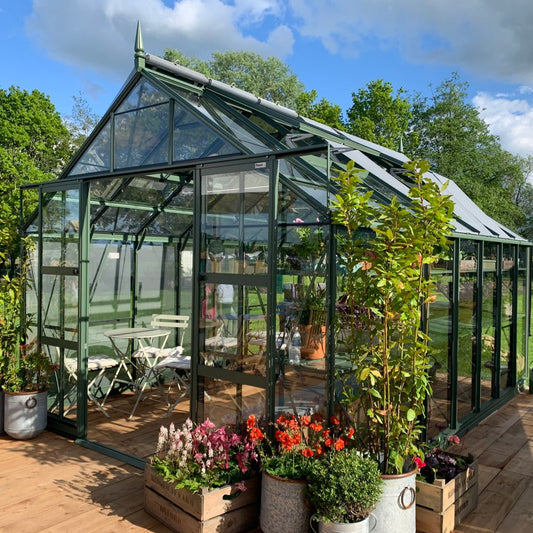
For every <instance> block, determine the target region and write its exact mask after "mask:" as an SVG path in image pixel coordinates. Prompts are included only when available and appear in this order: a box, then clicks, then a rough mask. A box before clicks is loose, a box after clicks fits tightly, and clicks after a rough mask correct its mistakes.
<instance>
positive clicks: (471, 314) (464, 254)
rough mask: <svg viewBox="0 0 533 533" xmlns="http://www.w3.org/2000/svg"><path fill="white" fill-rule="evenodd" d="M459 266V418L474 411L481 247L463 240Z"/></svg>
mask: <svg viewBox="0 0 533 533" xmlns="http://www.w3.org/2000/svg"><path fill="white" fill-rule="evenodd" d="M460 246H461V248H460V256H461V260H460V265H459V302H458V303H459V324H458V331H457V334H458V342H459V348H458V353H457V417H458V419H459V420H461V419H463V418H464V417H466V416H467V415H468V414H469V413H471V412H472V410H473V409H474V382H473V376H474V375H475V363H476V342H475V339H476V295H477V270H476V269H477V259H478V257H477V249H478V246H477V243H475V242H474V241H468V240H461V245H460Z"/></svg>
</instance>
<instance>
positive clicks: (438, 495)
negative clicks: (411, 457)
mask: <svg viewBox="0 0 533 533" xmlns="http://www.w3.org/2000/svg"><path fill="white" fill-rule="evenodd" d="M468 460H469V462H470V464H469V467H468V468H467V469H466V470H465V471H464V472H461V473H460V474H459V475H458V476H456V477H455V478H454V479H452V480H451V481H449V482H448V483H445V481H444V480H443V479H436V480H435V482H434V483H433V484H430V483H426V482H424V481H419V480H417V482H416V488H417V494H416V506H417V508H416V529H417V531H419V532H421V533H422V532H423V533H451V532H452V531H453V530H454V528H455V527H456V526H458V525H459V524H460V523H461V520H463V519H464V518H465V517H466V516H467V515H468V514H469V513H470V512H471V511H472V510H473V509H475V507H476V506H477V499H478V477H479V465H478V461H477V459H474V458H473V457H472V456H471V455H469V456H468Z"/></svg>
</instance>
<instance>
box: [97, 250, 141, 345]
mask: <svg viewBox="0 0 533 533" xmlns="http://www.w3.org/2000/svg"><path fill="white" fill-rule="evenodd" d="M90 254H91V255H90V257H91V263H90V271H89V303H90V316H91V317H94V318H97V319H98V321H99V322H100V321H101V322H105V324H103V325H102V326H101V333H102V335H101V336H100V338H99V341H101V343H103V344H109V339H107V338H106V337H104V336H103V331H105V330H107V329H110V327H109V324H112V323H114V322H115V321H117V320H119V319H125V320H129V318H130V314H131V301H130V298H131V295H130V291H131V287H130V276H131V262H132V247H131V246H130V245H129V244H122V243H121V242H115V241H108V242H105V241H93V242H91V247H90ZM95 335H100V334H99V333H97V330H96V329H93V326H91V339H92V338H94V336H95ZM97 344H100V342H98V343H97Z"/></svg>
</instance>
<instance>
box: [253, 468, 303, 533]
mask: <svg viewBox="0 0 533 533" xmlns="http://www.w3.org/2000/svg"><path fill="white" fill-rule="evenodd" d="M306 490H307V482H306V481H304V480H299V479H286V478H282V477H278V476H274V475H272V474H267V473H266V472H263V481H262V484H261V514H260V517H259V523H260V526H261V531H262V532H263V533H308V532H309V531H310V529H309V528H310V519H311V514H312V513H311V507H310V505H309V504H308V503H307V500H306V498H305V494H306Z"/></svg>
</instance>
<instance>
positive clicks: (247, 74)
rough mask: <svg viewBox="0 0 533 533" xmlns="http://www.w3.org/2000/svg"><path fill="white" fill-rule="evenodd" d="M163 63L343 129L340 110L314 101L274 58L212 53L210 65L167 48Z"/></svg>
mask: <svg viewBox="0 0 533 533" xmlns="http://www.w3.org/2000/svg"><path fill="white" fill-rule="evenodd" d="M165 59H167V60H168V61H173V62H174V63H178V64H179V65H182V66H184V67H187V68H190V69H192V70H195V71H196V72H200V73H201V74H203V75H204V76H207V77H208V78H213V79H215V80H218V81H221V82H224V83H227V84H229V85H233V86H235V87H237V88H239V89H242V90H243V91H247V92H250V93H252V94H254V95H256V96H258V97H259V98H264V99H265V100H269V101H271V102H275V103H276V104H280V105H282V106H285V107H288V108H290V109H294V110H295V111H296V112H297V113H299V114H300V115H302V116H304V117H307V118H311V119H313V120H316V121H318V122H322V123H323V124H327V125H328V126H331V127H333V128H339V129H344V125H343V121H342V110H341V108H340V106H338V105H336V104H333V103H331V102H329V101H328V100H326V99H325V98H321V99H320V100H318V101H317V99H318V93H317V91H316V90H314V89H312V90H310V91H306V90H305V87H304V85H303V83H302V82H301V81H300V80H299V79H298V76H296V74H294V73H293V72H292V70H291V69H290V68H289V67H288V66H287V65H286V64H285V63H283V62H282V61H280V60H279V59H278V58H276V57H268V58H266V59H265V58H264V57H262V56H260V55H259V54H256V53H254V52H215V53H214V54H213V56H212V59H211V60H210V61H202V60H200V59H196V58H194V57H187V56H185V55H183V54H182V53H181V52H179V51H178V50H173V49H171V48H169V49H167V50H165Z"/></svg>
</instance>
